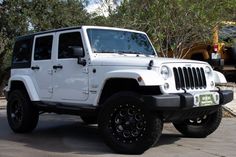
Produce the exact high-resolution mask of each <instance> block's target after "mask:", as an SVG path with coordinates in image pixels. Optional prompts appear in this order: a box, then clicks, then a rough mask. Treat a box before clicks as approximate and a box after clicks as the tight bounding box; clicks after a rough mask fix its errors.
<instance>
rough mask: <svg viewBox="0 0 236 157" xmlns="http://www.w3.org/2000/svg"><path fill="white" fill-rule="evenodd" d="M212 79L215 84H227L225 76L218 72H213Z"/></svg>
mask: <svg viewBox="0 0 236 157" xmlns="http://www.w3.org/2000/svg"><path fill="white" fill-rule="evenodd" d="M213 77H214V81H215V83H227V81H226V78H225V76H224V75H223V74H222V73H220V72H218V71H215V70H214V71H213Z"/></svg>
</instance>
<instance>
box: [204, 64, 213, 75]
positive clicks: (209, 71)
mask: <svg viewBox="0 0 236 157" xmlns="http://www.w3.org/2000/svg"><path fill="white" fill-rule="evenodd" d="M205 73H206V74H207V76H210V75H211V73H212V70H211V68H210V67H209V66H206V67H205Z"/></svg>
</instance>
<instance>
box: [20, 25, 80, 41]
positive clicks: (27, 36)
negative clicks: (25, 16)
mask: <svg viewBox="0 0 236 157" xmlns="http://www.w3.org/2000/svg"><path fill="white" fill-rule="evenodd" d="M73 29H81V26H75V27H65V28H58V29H52V30H47V31H41V32H36V33H32V34H27V35H23V36H19V37H17V38H16V40H23V39H29V38H33V37H34V36H35V35H40V34H47V33H53V32H58V31H66V30H73Z"/></svg>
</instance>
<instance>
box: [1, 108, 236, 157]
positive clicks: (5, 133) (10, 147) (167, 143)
mask: <svg viewBox="0 0 236 157" xmlns="http://www.w3.org/2000/svg"><path fill="white" fill-rule="evenodd" d="M5 112H6V110H0V157H42V156H45V157H87V156H96V157H97V156H107V157H116V156H117V157H118V156H126V155H120V154H115V153H114V152H112V151H111V150H110V149H109V148H108V147H107V146H106V145H105V144H104V142H103V140H102V138H101V137H100V136H99V132H98V129H97V126H96V125H90V126H88V125H85V124H84V123H82V121H81V120H80V118H79V117H77V116H68V115H56V114H43V115H41V116H40V120H39V124H38V126H37V128H36V129H35V131H33V132H32V133H30V134H15V133H13V132H12V131H11V130H10V128H9V127H8V124H7V119H6V113H5ZM235 130H236V118H227V119H223V122H222V124H221V126H220V128H219V129H218V130H217V131H216V132H215V133H213V134H212V135H210V136H208V137H207V138H204V139H197V138H186V137H183V136H182V135H181V134H179V133H178V132H177V131H176V130H175V129H174V128H173V126H172V125H171V124H166V125H165V127H164V130H163V135H162V136H161V139H160V141H159V142H158V145H156V146H154V147H153V148H151V149H149V150H147V151H146V152H145V153H144V154H142V155H139V156H144V157H145V156H147V157H235V156H236V132H235ZM127 156H128V155H127Z"/></svg>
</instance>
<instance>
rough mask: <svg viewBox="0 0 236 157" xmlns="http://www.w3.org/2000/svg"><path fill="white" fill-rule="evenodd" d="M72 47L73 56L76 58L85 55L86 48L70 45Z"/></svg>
mask: <svg viewBox="0 0 236 157" xmlns="http://www.w3.org/2000/svg"><path fill="white" fill-rule="evenodd" d="M70 48H71V49H72V53H73V56H74V57H76V58H82V57H84V50H83V48H82V47H80V46H72V47H70Z"/></svg>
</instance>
